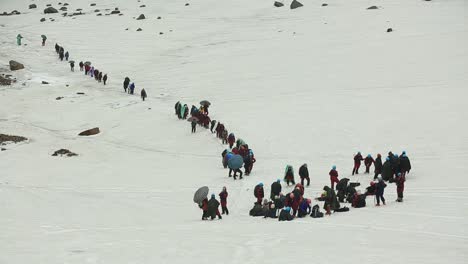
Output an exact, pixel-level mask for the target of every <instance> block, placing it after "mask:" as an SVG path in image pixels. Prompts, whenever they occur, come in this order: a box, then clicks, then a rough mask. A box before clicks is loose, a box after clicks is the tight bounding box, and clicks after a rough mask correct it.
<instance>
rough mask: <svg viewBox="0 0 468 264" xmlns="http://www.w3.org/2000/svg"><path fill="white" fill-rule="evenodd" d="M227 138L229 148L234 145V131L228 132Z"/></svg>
mask: <svg viewBox="0 0 468 264" xmlns="http://www.w3.org/2000/svg"><path fill="white" fill-rule="evenodd" d="M227 140H228V143H229V148H231V149H232V146H233V145H234V142H236V136H234V133H231V134H229V136H228V139H227Z"/></svg>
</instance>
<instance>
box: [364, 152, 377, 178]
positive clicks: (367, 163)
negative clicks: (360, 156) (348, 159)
mask: <svg viewBox="0 0 468 264" xmlns="http://www.w3.org/2000/svg"><path fill="white" fill-rule="evenodd" d="M374 162H375V161H374V158H372V155H371V154H368V155H367V157H366V158H365V159H364V166H366V172H365V173H367V174H368V173H369V169H370V166H372V164H373V163H374Z"/></svg>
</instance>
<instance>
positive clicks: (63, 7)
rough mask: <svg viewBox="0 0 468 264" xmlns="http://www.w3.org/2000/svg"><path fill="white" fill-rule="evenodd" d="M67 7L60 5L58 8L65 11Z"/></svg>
mask: <svg viewBox="0 0 468 264" xmlns="http://www.w3.org/2000/svg"><path fill="white" fill-rule="evenodd" d="M67 9H68V8H67V7H66V6H62V7H61V8H60V11H67Z"/></svg>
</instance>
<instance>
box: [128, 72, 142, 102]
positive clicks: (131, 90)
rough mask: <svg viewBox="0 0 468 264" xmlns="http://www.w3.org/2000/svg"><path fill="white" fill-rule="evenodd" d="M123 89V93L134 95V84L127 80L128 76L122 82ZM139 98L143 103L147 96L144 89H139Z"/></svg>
mask: <svg viewBox="0 0 468 264" xmlns="http://www.w3.org/2000/svg"><path fill="white" fill-rule="evenodd" d="M123 88H124V92H125V93H128V94H134V92H135V82H131V81H130V78H128V76H127V77H125V79H124V81H123ZM140 97H141V100H143V101H145V100H146V97H148V94H147V93H146V90H145V89H144V88H143V89H141V91H140Z"/></svg>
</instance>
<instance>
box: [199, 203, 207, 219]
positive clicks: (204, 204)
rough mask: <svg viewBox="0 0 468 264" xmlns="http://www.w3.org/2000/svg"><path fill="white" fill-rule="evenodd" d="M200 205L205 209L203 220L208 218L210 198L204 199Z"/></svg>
mask: <svg viewBox="0 0 468 264" xmlns="http://www.w3.org/2000/svg"><path fill="white" fill-rule="evenodd" d="M198 206H199V207H200V209H202V210H203V215H202V220H208V198H205V199H203V201H202V202H201V203H199V204H198Z"/></svg>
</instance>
